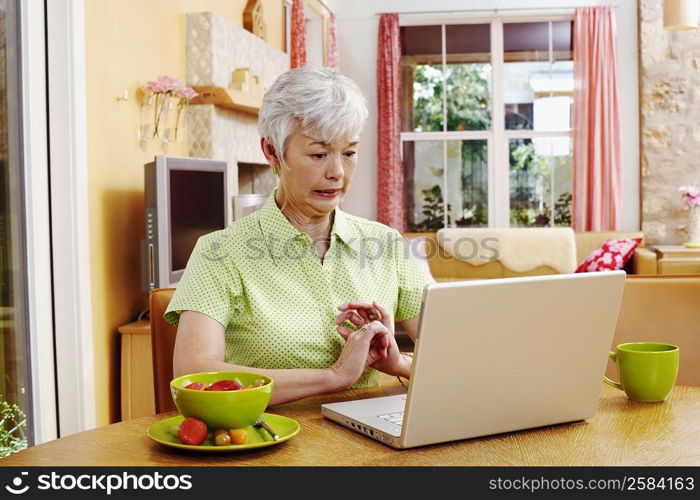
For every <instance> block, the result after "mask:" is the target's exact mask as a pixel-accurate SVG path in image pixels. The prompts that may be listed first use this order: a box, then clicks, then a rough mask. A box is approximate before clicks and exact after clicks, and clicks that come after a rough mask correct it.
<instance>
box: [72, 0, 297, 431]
mask: <svg viewBox="0 0 700 500" xmlns="http://www.w3.org/2000/svg"><path fill="white" fill-rule="evenodd" d="M263 2H264V3H263V8H264V12H265V18H266V21H267V30H268V40H269V42H270V44H271V45H273V46H275V47H277V48H279V49H281V50H284V9H283V3H282V0H263ZM245 4H246V0H148V1H147V2H144V1H143V0H90V1H87V2H85V43H86V86H87V106H88V116H87V119H88V182H89V190H90V195H89V210H90V253H91V263H90V267H91V278H92V292H93V297H94V298H93V304H92V306H93V309H92V317H93V330H94V355H95V387H96V395H95V397H96V408H97V425H106V424H108V423H110V422H115V421H117V420H118V419H119V383H118V380H119V366H118V361H119V353H118V337H117V327H119V326H120V325H122V324H125V323H128V322H130V321H133V320H134V319H136V317H137V316H138V314H139V312H140V311H141V310H143V309H144V308H145V307H146V297H145V294H144V293H142V292H141V277H140V276H141V275H140V272H141V270H140V266H139V265H137V263H139V262H140V255H139V240H140V239H142V238H143V237H144V220H143V219H144V199H143V165H144V163H147V162H149V161H151V160H152V159H153V156H154V155H156V154H162V151H161V150H160V148H159V147H156V145H155V144H149V145H148V147H147V148H146V150H145V151H144V150H142V149H141V148H140V146H139V143H138V141H137V127H138V124H139V108H138V106H137V104H136V102H135V100H134V98H133V97H132V96H133V94H134V91H135V90H136V89H137V88H138V86H140V85H142V84H144V83H145V82H146V81H147V80H150V79H154V78H156V77H157V76H158V75H161V74H168V75H173V76H176V77H179V78H180V79H183V80H184V78H185V15H184V14H185V13H186V12H199V11H213V12H216V13H218V14H220V15H222V16H225V17H228V18H229V19H231V20H233V21H234V22H236V23H237V24H239V25H242V19H243V18H242V16H243V8H244V7H245ZM124 90H128V91H129V93H130V97H129V100H128V101H127V102H117V100H116V98H117V96H119V95H121V94H122V92H123V91H124ZM185 153H186V146H185V142H184V141H182V142H180V143H178V144H175V145H173V147H171V148H170V149H169V150H168V154H173V155H184V154H185Z"/></svg>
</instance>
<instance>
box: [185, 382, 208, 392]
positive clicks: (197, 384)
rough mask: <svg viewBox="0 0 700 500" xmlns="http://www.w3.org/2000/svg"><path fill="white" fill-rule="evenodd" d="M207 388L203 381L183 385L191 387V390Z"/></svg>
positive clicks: (186, 387)
mask: <svg viewBox="0 0 700 500" xmlns="http://www.w3.org/2000/svg"><path fill="white" fill-rule="evenodd" d="M206 388H207V386H206V385H205V384H204V382H192V383H191V384H189V385H186V386H185V389H192V390H193V391H203V390H205V389H206Z"/></svg>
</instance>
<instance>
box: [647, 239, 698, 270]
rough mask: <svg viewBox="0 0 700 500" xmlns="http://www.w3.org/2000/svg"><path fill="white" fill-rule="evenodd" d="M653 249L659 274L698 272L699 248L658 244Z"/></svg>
mask: <svg viewBox="0 0 700 500" xmlns="http://www.w3.org/2000/svg"><path fill="white" fill-rule="evenodd" d="M654 251H655V252H656V258H657V264H656V265H657V268H658V273H659V274H700V248H686V247H684V246H682V245H659V246H655V247H654Z"/></svg>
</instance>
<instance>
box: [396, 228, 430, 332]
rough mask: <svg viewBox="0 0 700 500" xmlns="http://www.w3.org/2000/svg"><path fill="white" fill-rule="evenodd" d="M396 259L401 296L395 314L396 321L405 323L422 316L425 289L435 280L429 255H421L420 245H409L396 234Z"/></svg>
mask: <svg viewBox="0 0 700 500" xmlns="http://www.w3.org/2000/svg"><path fill="white" fill-rule="evenodd" d="M396 238H397V240H396V246H395V248H394V250H395V251H394V258H395V259H396V270H397V274H398V276H397V278H398V284H399V295H398V300H397V303H396V311H395V313H394V320H395V321H404V320H407V319H411V318H415V317H416V316H418V315H420V309H421V301H422V300H423V289H424V288H425V286H426V285H427V284H429V283H434V282H435V280H434V279H433V277H432V276H431V274H430V270H429V267H428V261H427V255H423V254H421V252H420V251H419V248H421V247H419V246H418V245H415V244H411V243H409V242H408V241H407V240H406V239H405V238H403V236H401V233H399V232H398V231H397V232H396Z"/></svg>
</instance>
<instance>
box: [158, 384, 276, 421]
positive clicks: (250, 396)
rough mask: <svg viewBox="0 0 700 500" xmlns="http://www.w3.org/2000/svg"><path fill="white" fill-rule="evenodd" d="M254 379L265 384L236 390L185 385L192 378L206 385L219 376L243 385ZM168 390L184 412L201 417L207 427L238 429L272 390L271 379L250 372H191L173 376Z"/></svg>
mask: <svg viewBox="0 0 700 500" xmlns="http://www.w3.org/2000/svg"><path fill="white" fill-rule="evenodd" d="M256 379H263V380H265V385H261V386H260V387H253V388H251V389H240V390H238V391H198V390H194V389H185V386H186V385H189V384H191V383H193V382H203V383H204V384H205V385H209V384H211V383H213V382H217V381H219V380H238V381H239V382H240V383H242V384H243V385H250V384H252V383H253V382H254V381H255V380H256ZM170 393H171V394H172V396H173V401H175V406H177V409H178V410H179V411H180V413H181V414H182V415H183V416H185V417H194V418H198V419H199V420H202V421H204V422H205V423H206V424H207V426H208V427H209V430H215V429H239V428H242V427H247V426H249V425H252V424H253V422H255V420H256V419H257V418H258V417H259V416H260V415H262V414H263V412H264V411H265V409H266V408H267V404H268V403H269V402H270V395H271V394H272V379H271V378H270V377H266V376H265V375H260V374H259V373H249V372H205V373H193V374H191V375H183V376H182V377H177V378H175V379H173V380H172V381H171V382H170Z"/></svg>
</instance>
